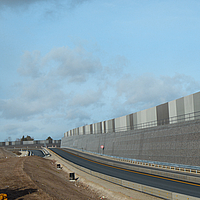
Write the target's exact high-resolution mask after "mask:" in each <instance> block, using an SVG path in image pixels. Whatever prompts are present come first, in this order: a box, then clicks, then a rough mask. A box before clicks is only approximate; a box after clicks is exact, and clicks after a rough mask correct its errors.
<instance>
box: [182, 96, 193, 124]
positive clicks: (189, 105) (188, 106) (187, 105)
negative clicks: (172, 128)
mask: <svg viewBox="0 0 200 200" xmlns="http://www.w3.org/2000/svg"><path fill="white" fill-rule="evenodd" d="M184 110H185V120H186V121H188V120H194V99H193V95H189V96H186V97H184Z"/></svg>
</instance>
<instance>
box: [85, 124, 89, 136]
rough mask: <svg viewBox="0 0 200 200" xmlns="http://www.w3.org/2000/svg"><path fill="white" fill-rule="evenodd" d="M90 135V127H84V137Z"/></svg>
mask: <svg viewBox="0 0 200 200" xmlns="http://www.w3.org/2000/svg"><path fill="white" fill-rule="evenodd" d="M87 134H90V125H85V135H87Z"/></svg>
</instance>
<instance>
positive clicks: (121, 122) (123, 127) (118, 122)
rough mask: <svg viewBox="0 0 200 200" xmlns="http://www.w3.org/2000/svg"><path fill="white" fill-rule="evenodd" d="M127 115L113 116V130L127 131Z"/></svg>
mask: <svg viewBox="0 0 200 200" xmlns="http://www.w3.org/2000/svg"><path fill="white" fill-rule="evenodd" d="M126 120H127V116H123V117H118V118H115V132H120V131H127V122H126Z"/></svg>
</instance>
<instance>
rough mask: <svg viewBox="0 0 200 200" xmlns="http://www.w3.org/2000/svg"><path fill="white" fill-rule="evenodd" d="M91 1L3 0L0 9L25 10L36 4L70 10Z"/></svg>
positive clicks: (0, 2)
mask: <svg viewBox="0 0 200 200" xmlns="http://www.w3.org/2000/svg"><path fill="white" fill-rule="evenodd" d="M87 1H90V0H66V1H65V0H1V1H0V8H1V7H4V8H5V7H7V8H12V9H16V8H23V9H24V10H25V9H27V8H28V7H30V6H32V5H35V4H41V3H45V4H49V5H54V7H56V8H60V9H61V8H62V7H68V8H74V7H76V6H78V5H80V4H82V3H84V2H87Z"/></svg>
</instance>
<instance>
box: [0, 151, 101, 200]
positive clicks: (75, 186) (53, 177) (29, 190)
mask: <svg viewBox="0 0 200 200" xmlns="http://www.w3.org/2000/svg"><path fill="white" fill-rule="evenodd" d="M6 157H7V158H6ZM0 158H1V159H0V188H1V189H0V193H5V194H7V195H8V199H9V200H12V199H17V200H22V199H23V200H33V199H40V200H41V199H42V200H67V199H72V200H80V199H83V200H88V199H100V197H99V195H98V194H97V193H95V192H94V191H92V190H90V189H89V188H87V186H85V185H83V184H81V183H78V182H76V183H74V182H70V181H69V180H68V174H66V173H65V172H64V171H62V170H58V169H57V168H56V165H55V162H53V161H51V160H46V159H43V158H40V157H37V156H31V157H21V158H20V157H14V155H13V154H12V153H9V152H6V151H4V150H3V149H0Z"/></svg>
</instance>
